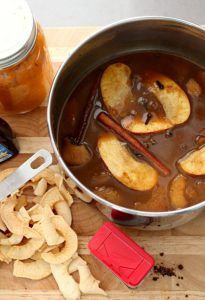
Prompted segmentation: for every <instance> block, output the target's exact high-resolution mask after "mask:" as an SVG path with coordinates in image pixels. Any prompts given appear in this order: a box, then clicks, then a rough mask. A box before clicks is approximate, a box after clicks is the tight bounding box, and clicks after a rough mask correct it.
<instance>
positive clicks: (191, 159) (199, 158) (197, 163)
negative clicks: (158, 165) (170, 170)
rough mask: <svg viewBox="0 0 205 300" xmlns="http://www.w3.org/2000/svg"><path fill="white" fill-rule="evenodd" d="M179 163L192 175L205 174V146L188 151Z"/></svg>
mask: <svg viewBox="0 0 205 300" xmlns="http://www.w3.org/2000/svg"><path fill="white" fill-rule="evenodd" d="M179 165H180V167H181V168H182V169H183V171H184V172H186V173H188V174H190V175H193V176H200V175H205V146H203V147H202V148H200V149H199V150H195V151H192V152H190V153H188V154H187V155H186V156H185V157H184V158H183V159H181V160H180V161H179Z"/></svg>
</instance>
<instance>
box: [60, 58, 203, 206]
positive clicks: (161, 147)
mask: <svg viewBox="0 0 205 300" xmlns="http://www.w3.org/2000/svg"><path fill="white" fill-rule="evenodd" d="M114 62H121V63H125V64H127V65H128V66H129V67H130V68H131V70H132V91H133V93H134V95H135V96H136V99H138V100H139V99H140V101H136V103H135V105H134V106H132V107H128V109H127V111H126V113H125V115H132V113H133V111H136V110H137V112H138V116H139V118H142V120H143V121H144V122H149V120H147V115H148V112H150V113H151V115H152V118H153V117H154V118H161V117H163V116H164V114H165V113H164V110H163V107H162V105H160V103H159V101H158V100H157V99H156V98H155V97H154V95H153V94H150V93H148V91H146V90H144V88H143V87H142V86H141V82H140V78H141V75H142V74H144V73H145V72H146V71H147V70H152V71H156V72H159V73H162V74H164V75H167V76H169V77H170V78H171V79H173V80H174V81H175V82H176V83H178V84H179V85H180V87H181V88H182V89H183V90H184V91H185V92H186V94H187V96H188V98H189V100H190V104H191V115H190V117H189V119H188V121H187V122H185V123H183V124H182V125H180V126H175V127H174V128H172V129H168V130H166V131H163V132H160V133H153V134H145V135H139V134H138V135H136V137H137V138H138V139H139V140H140V141H141V142H142V143H143V144H144V145H145V146H146V147H148V148H149V150H150V151H151V152H152V153H153V154H155V156H156V157H158V159H159V160H160V161H161V162H163V163H164V164H165V165H166V166H168V167H169V168H170V170H171V173H170V175H169V176H166V177H165V176H163V175H161V174H159V181H158V184H157V185H156V186H155V187H154V188H153V189H152V190H149V191H145V192H140V191H134V190H131V189H129V188H127V187H126V186H124V185H123V184H121V183H120V182H118V181H117V180H116V179H115V178H114V177H113V176H112V175H111V174H110V173H109V171H108V169H107V167H106V166H105V164H104V163H103V161H102V159H101V158H100V155H99V152H98V149H97V140H98V137H99V135H100V133H102V132H104V131H106V129H105V128H103V127H102V126H101V125H100V124H98V122H97V121H96V120H95V118H94V110H95V109H94V110H93V115H92V117H91V119H90V122H89V126H88V130H87V132H86V135H85V138H84V142H85V143H86V144H87V145H88V146H89V148H90V149H91V151H92V159H91V160H90V161H89V162H88V163H86V164H84V165H81V166H75V167H72V166H70V169H71V170H72V172H73V173H74V174H75V176H76V177H77V178H78V179H79V180H80V181H81V182H82V183H83V184H84V185H85V186H87V187H88V188H90V189H91V190H92V191H94V192H95V193H97V194H99V195H100V196H102V197H104V198H105V199H107V200H109V201H111V202H113V203H116V204H118V205H121V206H125V207H128V208H132V209H137V210H144V211H166V210H172V209H174V208H173V207H172V206H171V204H170V199H169V186H170V182H171V181H172V179H173V178H174V177H175V176H176V175H177V174H180V172H181V171H180V170H178V168H177V165H176V163H177V161H178V160H179V159H180V158H181V157H183V156H184V155H185V154H186V153H187V152H189V151H190V150H192V149H196V148H198V147H199V145H200V144H203V143H204V144H205V138H200V137H199V135H200V134H201V135H204V136H205V129H204V131H203V128H205V71H204V70H202V69H201V68H200V67H198V66H196V65H194V64H193V63H191V62H189V61H186V60H184V59H182V58H179V57H175V56H171V55H166V54H159V53H136V54H132V55H128V56H124V57H120V58H118V59H115V60H114V61H110V62H109V63H106V64H105V65H103V66H101V67H100V69H101V70H104V69H105V68H106V67H107V66H108V65H110V64H112V63H114ZM98 72H99V70H95V71H93V72H92V73H90V74H89V75H88V76H87V77H86V78H85V79H84V80H82V82H81V83H80V84H79V85H78V86H77V88H76V89H75V91H74V92H73V94H72V96H71V97H70V98H69V99H68V102H67V104H66V105H65V108H64V111H63V113H62V117H61V119H60V121H59V132H58V141H59V144H60V147H61V148H62V145H63V141H64V138H65V137H68V138H70V137H75V136H76V135H77V132H78V129H79V126H80V124H81V122H82V118H83V110H84V108H85V107H86V101H87V99H88V95H89V92H90V90H91V88H92V85H93V83H94V81H95V78H96V76H97V74H98ZM190 79H195V80H196V81H197V82H198V84H199V85H200V87H201V89H202V93H201V95H200V96H196V95H195V96H194V95H189V94H188V93H187V87H186V83H187V82H188V81H189V80H190ZM159 84H160V83H159ZM99 90H100V88H99ZM144 99H146V101H147V102H146V108H145V105H144V104H145V103H144ZM96 102H97V105H99V104H101V105H102V108H104V106H103V101H102V97H101V95H100V94H99V97H98V99H97V100H96ZM123 118H124V116H121V118H118V121H119V123H120V122H121V121H122V119H123ZM133 153H134V154H135V155H136V156H137V157H138V159H143V158H142V157H141V156H140V155H139V153H135V152H133ZM183 175H184V176H186V177H187V179H188V181H187V182H188V184H187V188H186V191H184V193H185V195H186V198H187V199H188V200H187V201H188V202H187V203H188V205H187V206H190V205H193V204H196V203H198V202H200V201H202V200H204V199H205V177H203V176H200V177H191V176H188V175H187V174H183ZM147 176H149V174H147ZM193 191H194V192H193Z"/></svg>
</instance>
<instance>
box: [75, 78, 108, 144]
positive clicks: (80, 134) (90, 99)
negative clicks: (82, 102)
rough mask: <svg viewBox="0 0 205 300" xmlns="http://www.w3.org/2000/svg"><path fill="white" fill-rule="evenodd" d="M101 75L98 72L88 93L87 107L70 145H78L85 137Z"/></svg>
mask: <svg viewBox="0 0 205 300" xmlns="http://www.w3.org/2000/svg"><path fill="white" fill-rule="evenodd" d="M101 76H102V73H101V72H100V73H99V75H98V76H97V79H96V80H95V82H94V84H93V86H92V88H91V91H90V93H89V96H88V100H87V105H86V107H85V109H84V112H83V120H82V123H81V124H82V125H81V126H80V128H79V131H78V134H77V136H76V137H75V138H73V139H72V143H73V144H75V145H80V144H81V143H82V142H83V139H84V137H85V133H86V130H87V127H88V123H89V119H90V116H91V113H92V110H93V106H94V102H95V99H96V97H97V95H98V85H99V82H100V79H101Z"/></svg>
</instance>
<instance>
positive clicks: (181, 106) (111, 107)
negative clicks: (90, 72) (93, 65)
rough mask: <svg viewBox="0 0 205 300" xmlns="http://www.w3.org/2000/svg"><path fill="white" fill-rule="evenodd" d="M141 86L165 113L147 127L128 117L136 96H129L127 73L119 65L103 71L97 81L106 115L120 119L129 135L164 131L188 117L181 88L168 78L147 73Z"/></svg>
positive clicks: (129, 83)
mask: <svg viewBox="0 0 205 300" xmlns="http://www.w3.org/2000/svg"><path fill="white" fill-rule="evenodd" d="M142 83H143V84H144V86H145V88H146V89H147V90H148V91H149V92H150V93H152V94H154V96H155V97H156V98H157V99H158V101H159V102H160V104H161V105H162V108H163V110H164V112H165V116H164V117H156V116H155V117H154V118H152V119H151V120H150V121H149V123H148V124H145V123H144V122H143V120H142V118H141V117H140V116H139V115H138V114H136V116H133V115H130V112H131V110H132V109H133V107H134V106H135V110H136V113H137V105H139V104H137V103H136V104H135V101H136V100H137V99H136V96H135V95H134V94H133V93H132V83H131V69H130V68H129V67H128V66H127V65H125V64H122V63H115V64H112V65H110V66H109V67H107V69H106V70H105V71H104V73H103V75H102V79H101V92H102V96H103V101H104V103H105V105H106V108H107V110H108V112H109V113H110V114H111V115H112V116H113V117H115V118H117V117H121V118H123V119H122V125H123V127H124V128H126V129H127V130H129V131H131V132H133V133H142V134H143V133H151V132H158V131H162V130H166V129H168V128H171V127H173V126H174V125H178V124H181V123H184V122H185V121H186V120H187V119H188V118H189V115H190V103H189V99H188V97H187V95H186V94H185V92H184V91H183V90H182V89H181V87H180V86H179V85H178V84H177V83H176V82H174V81H173V80H172V79H170V78H169V77H167V76H165V75H163V74H160V73H155V72H147V73H146V74H145V75H144V76H143V78H142Z"/></svg>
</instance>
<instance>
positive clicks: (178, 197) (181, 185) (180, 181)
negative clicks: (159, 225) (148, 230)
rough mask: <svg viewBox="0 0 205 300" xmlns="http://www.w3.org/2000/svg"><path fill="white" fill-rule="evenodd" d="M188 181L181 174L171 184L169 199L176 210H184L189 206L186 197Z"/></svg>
mask: <svg viewBox="0 0 205 300" xmlns="http://www.w3.org/2000/svg"><path fill="white" fill-rule="evenodd" d="M186 181H187V179H186V177H184V176H183V175H181V174H180V175H177V176H176V177H175V178H174V179H173V180H172V182H171V184H170V190H169V197H170V201H171V206H172V207H173V208H174V209H180V208H184V207H185V206H186V205H187V199H186V196H185V190H186Z"/></svg>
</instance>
